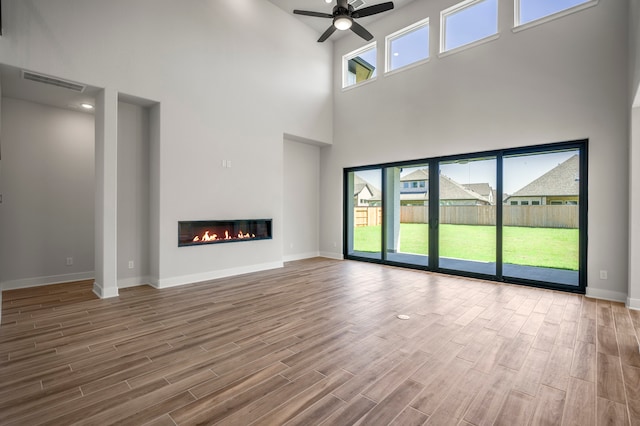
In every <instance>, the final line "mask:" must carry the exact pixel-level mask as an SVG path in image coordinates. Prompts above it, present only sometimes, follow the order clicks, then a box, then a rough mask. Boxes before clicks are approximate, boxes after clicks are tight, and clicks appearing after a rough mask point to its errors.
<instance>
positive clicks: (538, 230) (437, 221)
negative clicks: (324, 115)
mask: <svg viewBox="0 0 640 426" xmlns="http://www.w3.org/2000/svg"><path fill="white" fill-rule="evenodd" d="M586 148H587V143H586V141H577V142H569V143H562V144H552V145H544V146H539V147H527V148H517V149H506V150H498V151H492V152H484V153H478V154H467V155H458V156H449V157H441V158H432V159H423V160H414V161H409V162H401V163H393V164H383V165H378V166H369V167H363V168H354V169H345V175H344V176H345V206H346V208H345V223H346V227H345V253H346V257H347V258H350V259H358V260H368V261H373V262H380V263H388V264H393V265H400V266H407V267H412V268H420V269H425V270H432V271H442V272H446V273H454V274H461V275H466V276H477V277H481V278H489V279H494V280H498V281H507V282H514V283H522V284H529V285H538V286H544V287H549V288H559V289H566V290H571V291H576V292H584V289H585V287H586V282H585V277H586V273H585V272H586V270H585V268H586V253H587V251H586V211H587V210H586V194H587V157H586V156H587V149H586Z"/></svg>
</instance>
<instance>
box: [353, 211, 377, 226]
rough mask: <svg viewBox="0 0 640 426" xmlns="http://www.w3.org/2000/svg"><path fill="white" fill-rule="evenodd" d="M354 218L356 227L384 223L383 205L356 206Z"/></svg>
mask: <svg viewBox="0 0 640 426" xmlns="http://www.w3.org/2000/svg"><path fill="white" fill-rule="evenodd" d="M353 219H354V223H355V225H356V227H358V226H376V225H382V207H356V208H355V209H354V212H353Z"/></svg>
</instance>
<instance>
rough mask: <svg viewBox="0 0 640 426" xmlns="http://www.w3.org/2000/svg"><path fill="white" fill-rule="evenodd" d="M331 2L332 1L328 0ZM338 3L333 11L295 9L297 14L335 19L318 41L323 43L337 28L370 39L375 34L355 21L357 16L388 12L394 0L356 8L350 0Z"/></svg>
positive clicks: (362, 16)
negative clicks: (349, 30)
mask: <svg viewBox="0 0 640 426" xmlns="http://www.w3.org/2000/svg"><path fill="white" fill-rule="evenodd" d="M327 3H330V1H327ZM336 3H337V4H336V5H335V6H334V7H333V13H322V12H312V11H309V10H297V9H296V10H294V11H293V13H294V14H296V15H305V16H313V17H315V18H331V19H333V25H331V26H330V27H329V28H327V30H326V31H325V32H324V34H322V35H321V36H320V38H319V39H318V43H322V42H323V41H325V40H326V39H328V38H329V37H330V36H331V34H333V33H334V32H335V31H336V30H340V31H345V30H348V29H351V31H353V32H354V33H356V34H357V35H359V36H360V37H362V38H363V39H365V40H367V41H369V40H371V39H373V35H372V34H371V33H370V32H369V31H367V30H366V29H365V28H364V27H363V26H362V25H360V24H358V23H357V22H355V21H354V19H357V18H364V17H366V16H371V15H376V14H378V13H382V12H386V11H388V10H391V9H393V2H391V1H388V2H386V3H380V4H375V5H373V6H367V7H363V8H362V9H358V10H355V9H354V8H353V6H351V5H350V4H349V3H348V0H337V2H336Z"/></svg>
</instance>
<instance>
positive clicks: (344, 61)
mask: <svg viewBox="0 0 640 426" xmlns="http://www.w3.org/2000/svg"><path fill="white" fill-rule="evenodd" d="M377 43H378V42H376V41H374V42H371V43H369V44H367V45H364V46H362V47H361V48H359V49H356V50H354V51H351V52H349V53H347V54H345V55H343V56H342V90H349V89H353V88H354V87H360V86H362V85H363V84H367V83H370V82H372V81H375V80H376V79H377V78H378V73H376V76H375V77H372V78H370V79H368V80H365V81H361V82H360V83H356V84H352V85H350V86H347V77H348V74H349V66H348V62H349V59H351V58H354V57H356V56H358V55H360V54H361V53H364V52H366V51H367V50H371V49H372V48H375V49H377ZM377 60H378V52H377V51H376V62H377ZM375 66H376V69H377V67H378V64H377V63H376V64H375Z"/></svg>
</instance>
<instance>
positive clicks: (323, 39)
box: [318, 25, 336, 43]
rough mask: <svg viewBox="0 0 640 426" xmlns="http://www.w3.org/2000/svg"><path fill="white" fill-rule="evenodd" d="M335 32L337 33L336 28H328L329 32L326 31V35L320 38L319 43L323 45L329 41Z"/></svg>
mask: <svg viewBox="0 0 640 426" xmlns="http://www.w3.org/2000/svg"><path fill="white" fill-rule="evenodd" d="M335 32H336V27H334V26H333V25H331V26H330V27H329V28H327V31H325V32H324V34H322V35H321V36H320V38H319V39H318V43H322V42H323V41H325V40H326V39H328V38H329V37H330V36H331V34H333V33H335Z"/></svg>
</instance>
